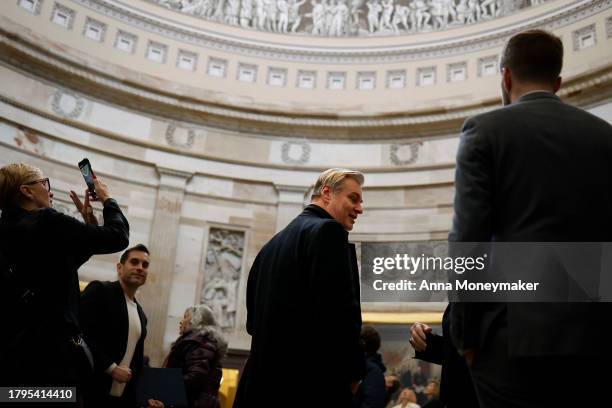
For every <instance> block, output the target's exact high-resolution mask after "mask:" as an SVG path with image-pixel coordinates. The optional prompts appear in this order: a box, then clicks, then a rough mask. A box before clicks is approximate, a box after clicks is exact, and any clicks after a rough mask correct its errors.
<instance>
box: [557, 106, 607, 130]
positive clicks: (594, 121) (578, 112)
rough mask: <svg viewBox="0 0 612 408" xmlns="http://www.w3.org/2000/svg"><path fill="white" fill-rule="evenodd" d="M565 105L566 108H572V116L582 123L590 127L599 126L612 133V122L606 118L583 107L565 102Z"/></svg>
mask: <svg viewBox="0 0 612 408" xmlns="http://www.w3.org/2000/svg"><path fill="white" fill-rule="evenodd" d="M563 105H564V106H565V107H566V109H568V110H571V111H572V112H573V114H572V115H571V116H572V117H574V118H576V120H578V121H579V122H581V123H582V124H585V125H587V126H589V127H590V128H598V129H600V130H601V131H604V132H608V133H610V134H612V124H610V123H609V122H607V121H606V120H604V119H602V118H600V117H599V116H596V115H594V114H593V113H591V112H589V111H586V110H584V109H581V108H578V107H575V106H572V105H569V104H563Z"/></svg>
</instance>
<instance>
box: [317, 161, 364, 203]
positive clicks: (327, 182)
mask: <svg viewBox="0 0 612 408" xmlns="http://www.w3.org/2000/svg"><path fill="white" fill-rule="evenodd" d="M346 178H352V179H353V180H355V181H356V182H357V183H359V185H360V186H362V185H363V181H364V177H363V174H362V173H361V172H358V171H357V170H349V169H340V168H334V169H327V170H325V171H324V172H323V173H321V174H320V175H319V178H318V179H317V182H316V183H315V186H314V189H313V190H312V196H311V197H310V198H311V199H314V198H315V197H319V196H320V195H321V191H322V190H323V187H325V186H329V188H330V189H331V190H332V191H334V192H336V191H338V190H340V188H341V187H342V183H344V180H345V179H346Z"/></svg>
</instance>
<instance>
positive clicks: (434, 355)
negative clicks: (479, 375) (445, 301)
mask: <svg viewBox="0 0 612 408" xmlns="http://www.w3.org/2000/svg"><path fill="white" fill-rule="evenodd" d="M449 312H450V306H448V307H447V308H446V310H445V311H444V316H443V317H442V336H440V335H437V334H433V333H428V334H427V339H426V342H427V348H426V349H425V350H423V351H415V356H414V357H415V358H417V359H419V360H423V361H428V362H430V363H434V364H438V365H441V366H442V374H441V378H440V398H439V399H440V402H441V403H442V406H446V407H448V408H478V406H479V404H478V398H477V397H476V391H475V390H474V384H472V377H471V376H470V371H469V370H468V366H467V364H466V362H465V359H464V358H463V357H462V356H460V355H459V353H457V349H455V347H454V346H453V343H452V342H451V339H450V333H449V331H450V316H449V314H450V313H449ZM433 404H435V403H434V402H432V405H433Z"/></svg>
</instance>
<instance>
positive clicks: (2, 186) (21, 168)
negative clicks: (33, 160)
mask: <svg viewBox="0 0 612 408" xmlns="http://www.w3.org/2000/svg"><path fill="white" fill-rule="evenodd" d="M42 176H43V173H42V171H41V170H40V169H39V168H38V167H34V166H30V165H29V164H26V163H13V164H7V165H6V166H4V167H2V168H0V210H4V209H5V208H8V207H11V206H18V205H19V201H20V200H19V188H20V187H21V186H22V185H23V184H26V183H30V182H32V181H36V180H38V179H41V178H42Z"/></svg>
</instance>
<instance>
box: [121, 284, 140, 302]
mask: <svg viewBox="0 0 612 408" xmlns="http://www.w3.org/2000/svg"><path fill="white" fill-rule="evenodd" d="M119 284H120V285H121V289H123V293H125V296H127V297H128V298H130V300H132V301H133V300H134V298H135V297H136V290H137V289H138V288H132V287H130V286H128V285H126V284H125V283H123V281H122V280H119Z"/></svg>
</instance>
